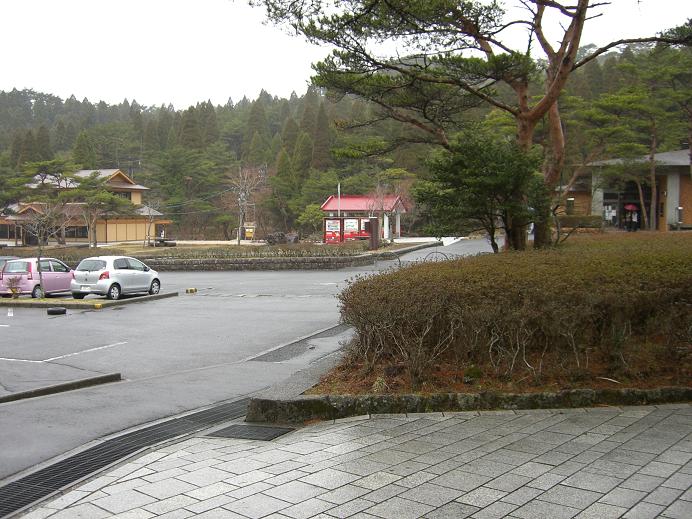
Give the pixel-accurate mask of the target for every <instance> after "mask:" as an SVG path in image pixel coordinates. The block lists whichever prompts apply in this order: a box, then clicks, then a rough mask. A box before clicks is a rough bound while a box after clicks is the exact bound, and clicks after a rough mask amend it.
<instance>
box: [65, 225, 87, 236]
mask: <svg viewBox="0 0 692 519" xmlns="http://www.w3.org/2000/svg"><path fill="white" fill-rule="evenodd" d="M88 236H89V233H88V231H87V228H86V226H84V225H80V226H74V227H67V228H65V238H86V237H88Z"/></svg>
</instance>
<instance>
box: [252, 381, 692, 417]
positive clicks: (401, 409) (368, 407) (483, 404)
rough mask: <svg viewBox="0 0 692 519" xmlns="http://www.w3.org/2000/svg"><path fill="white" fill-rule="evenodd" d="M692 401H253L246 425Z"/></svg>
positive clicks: (462, 396) (689, 395) (441, 397)
mask: <svg viewBox="0 0 692 519" xmlns="http://www.w3.org/2000/svg"><path fill="white" fill-rule="evenodd" d="M690 401H692V388H690V387H662V388H657V389H572V390H565V391H559V392H557V393H496V392H493V391H487V392H483V393H440V394H431V395H359V396H348V395H335V396H332V395H324V396H300V397H297V398H294V399H288V400H273V399H266V398H253V399H251V400H250V404H249V406H248V413H247V416H246V421H248V422H271V423H292V424H300V423H305V422H308V421H311V420H333V419H336V418H347V417H349V416H361V415H368V414H386V413H426V412H434V411H437V412H439V411H478V410H489V409H557V408H569V407H592V406H597V405H616V406H617V405H649V404H661V403H672V402H690Z"/></svg>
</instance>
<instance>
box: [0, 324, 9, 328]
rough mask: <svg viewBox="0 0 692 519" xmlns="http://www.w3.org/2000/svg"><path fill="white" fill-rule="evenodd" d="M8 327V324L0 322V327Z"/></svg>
mask: <svg viewBox="0 0 692 519" xmlns="http://www.w3.org/2000/svg"><path fill="white" fill-rule="evenodd" d="M9 327H10V325H9V324H0V328H9Z"/></svg>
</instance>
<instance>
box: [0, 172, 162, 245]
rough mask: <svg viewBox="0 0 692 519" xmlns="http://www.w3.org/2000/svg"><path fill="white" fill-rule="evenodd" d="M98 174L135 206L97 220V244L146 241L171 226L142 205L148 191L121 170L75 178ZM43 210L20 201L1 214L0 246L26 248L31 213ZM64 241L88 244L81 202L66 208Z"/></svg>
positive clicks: (80, 175) (79, 174)
mask: <svg viewBox="0 0 692 519" xmlns="http://www.w3.org/2000/svg"><path fill="white" fill-rule="evenodd" d="M93 174H95V175H96V176H97V177H98V178H100V179H102V180H103V182H104V185H105V186H106V188H107V189H108V190H109V191H111V192H112V193H115V194H117V195H118V196H121V197H122V198H124V199H126V200H129V201H130V202H131V203H132V205H133V210H132V212H131V214H129V215H126V216H105V215H104V216H102V217H100V218H99V219H98V220H97V221H96V241H97V243H102V244H103V243H113V242H128V241H142V242H143V241H145V240H147V239H148V238H154V237H156V236H160V235H161V232H162V231H163V232H164V233H165V228H166V226H167V225H168V224H170V223H171V221H170V220H168V219H166V218H165V217H164V215H163V214H162V213H160V212H159V211H157V210H155V209H152V208H151V207H148V206H146V205H144V204H143V203H142V193H144V192H145V191H148V190H149V188H147V187H145V186H142V185H140V184H137V183H136V182H135V181H134V180H132V179H131V178H130V177H129V176H128V175H126V174H125V173H124V172H123V171H122V170H120V169H102V170H80V171H77V172H76V173H75V175H74V176H76V177H78V178H88V177H90V176H91V175H93ZM74 187H75V183H70V182H67V183H66V184H65V185H61V186H56V189H73V188H74ZM42 210H43V208H42V206H41V204H40V203H35V202H29V201H27V202H20V203H18V204H14V205H13V206H10V207H8V208H6V209H5V210H4V211H3V212H0V243H5V244H8V245H26V244H31V243H32V242H34V241H35V239H36V238H35V237H33V236H31V234H30V233H28V232H27V231H26V229H25V225H26V223H27V221H29V220H30V219H31V217H32V213H37V212H38V213H40V212H41V211H42ZM63 212H64V217H65V221H66V222H67V223H66V226H65V239H66V241H67V242H70V243H80V242H84V243H87V242H88V241H89V239H88V236H87V225H86V223H85V222H84V218H83V217H82V211H81V209H80V204H79V203H68V204H66V205H65V207H64V209H63Z"/></svg>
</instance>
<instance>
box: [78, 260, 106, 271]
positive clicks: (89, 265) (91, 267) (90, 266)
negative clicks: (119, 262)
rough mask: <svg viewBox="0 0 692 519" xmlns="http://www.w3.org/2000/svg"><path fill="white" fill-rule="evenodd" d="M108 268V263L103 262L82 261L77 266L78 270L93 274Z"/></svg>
mask: <svg viewBox="0 0 692 519" xmlns="http://www.w3.org/2000/svg"><path fill="white" fill-rule="evenodd" d="M105 268H106V262H105V261H103V260H82V261H81V262H80V263H79V265H77V270H86V271H88V272H93V271H95V270H103V269H105Z"/></svg>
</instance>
